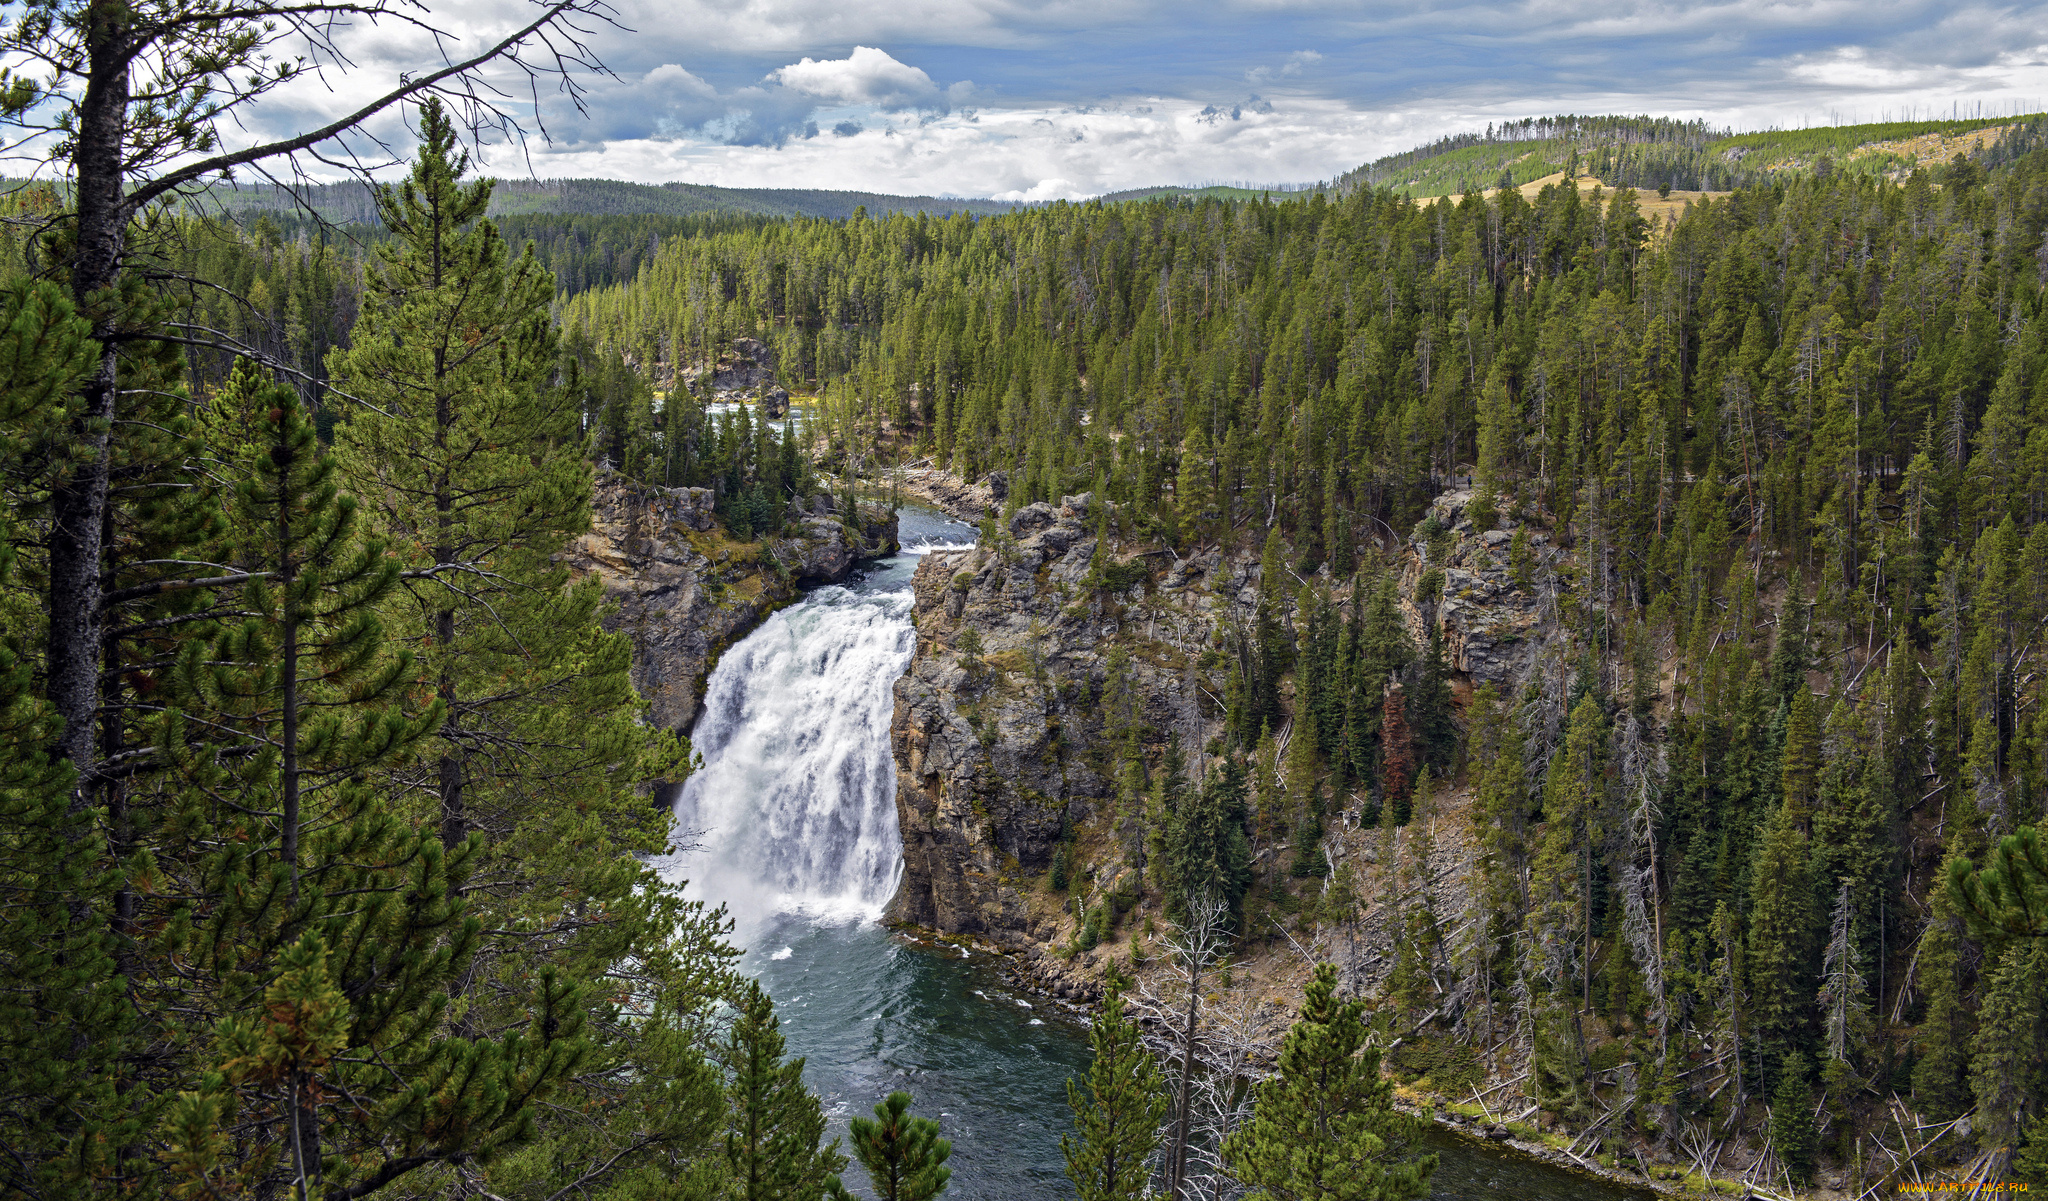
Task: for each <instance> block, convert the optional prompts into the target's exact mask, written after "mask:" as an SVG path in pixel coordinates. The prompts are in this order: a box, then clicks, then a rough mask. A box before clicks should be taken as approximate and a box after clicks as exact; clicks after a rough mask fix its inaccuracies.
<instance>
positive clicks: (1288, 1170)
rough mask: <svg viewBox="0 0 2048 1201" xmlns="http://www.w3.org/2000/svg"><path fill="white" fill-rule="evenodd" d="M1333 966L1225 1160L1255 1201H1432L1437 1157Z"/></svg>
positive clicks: (1308, 1000) (1325, 970) (1324, 968)
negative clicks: (1386, 1075)
mask: <svg viewBox="0 0 2048 1201" xmlns="http://www.w3.org/2000/svg"><path fill="white" fill-rule="evenodd" d="M1336 992H1337V968H1336V965H1334V964H1329V963H1324V964H1318V965H1317V966H1316V972H1315V976H1314V977H1313V978H1312V979H1311V980H1310V981H1309V986H1308V992H1307V995H1306V996H1305V997H1304V999H1303V1001H1302V1007H1301V1017H1300V1019H1299V1020H1297V1021H1296V1022H1295V1024H1294V1026H1293V1028H1291V1029H1290V1030H1288V1032H1287V1038H1286V1041H1285V1042H1283V1043H1282V1044H1281V1048H1280V1063H1279V1072H1278V1074H1276V1075H1275V1076H1273V1077H1272V1078H1271V1079H1269V1080H1266V1081H1264V1082H1262V1083H1261V1084H1260V1085H1259V1086H1258V1090H1257V1093H1256V1099H1255V1102H1254V1107H1253V1110H1252V1117H1251V1120H1250V1121H1249V1122H1247V1123H1245V1125H1243V1126H1242V1127H1239V1128H1238V1130H1237V1131H1236V1132H1234V1133H1233V1134H1232V1135H1231V1136H1230V1137H1229V1138H1228V1139H1227V1140H1226V1141H1225V1142H1224V1144H1223V1157H1224V1160H1225V1162H1227V1163H1228V1164H1229V1165H1230V1167H1231V1170H1232V1172H1233V1173H1235V1174H1236V1176H1237V1178H1238V1179H1239V1180H1241V1181H1243V1182H1244V1184H1245V1185H1246V1186H1248V1187H1249V1188H1251V1189H1252V1190H1253V1192H1252V1194H1251V1195H1252V1196H1253V1197H1254V1198H1257V1199H1259V1201H1338V1199H1342V1201H1403V1199H1406V1198H1415V1197H1422V1196H1426V1195H1427V1194H1428V1192H1429V1179H1430V1176H1431V1174H1432V1173H1434V1172H1435V1171H1436V1164H1437V1157H1436V1156H1435V1155H1434V1154H1417V1153H1416V1152H1417V1151H1418V1150H1419V1148H1418V1144H1419V1142H1420V1139H1421V1133H1422V1124H1421V1121H1420V1119H1417V1118H1413V1117H1409V1116H1407V1115H1405V1114H1402V1113H1399V1112H1397V1111H1396V1110H1395V1109H1394V1107H1393V1084H1392V1083H1391V1082H1390V1081H1385V1080H1382V1079H1380V1074H1379V1069H1380V1055H1379V1051H1378V1050H1377V1049H1376V1048H1372V1047H1368V1046H1366V1040H1365V1024H1364V1021H1363V1014H1364V1012H1365V1003H1364V1002H1362V1001H1357V1000H1353V1001H1338V1000H1337V999H1336Z"/></svg>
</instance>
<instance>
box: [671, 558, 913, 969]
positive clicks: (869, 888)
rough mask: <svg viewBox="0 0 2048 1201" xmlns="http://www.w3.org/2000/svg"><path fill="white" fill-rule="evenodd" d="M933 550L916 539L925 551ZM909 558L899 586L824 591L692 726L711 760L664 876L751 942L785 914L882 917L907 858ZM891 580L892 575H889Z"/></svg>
mask: <svg viewBox="0 0 2048 1201" xmlns="http://www.w3.org/2000/svg"><path fill="white" fill-rule="evenodd" d="M925 549H940V547H936V546H935V547H931V548H926V547H917V548H914V549H911V550H910V551H909V553H910V554H912V555H914V554H916V553H919V552H921V551H923V550H925ZM910 562H914V560H913V559H908V558H907V557H906V560H905V561H903V566H899V567H897V568H896V569H895V570H892V571H887V572H883V573H878V575H885V576H887V577H900V578H890V579H887V581H886V583H887V584H894V585H896V587H894V588H893V589H891V590H888V591H881V590H875V591H856V590H854V589H849V588H838V587H831V588H821V589H819V590H817V591H816V592H813V593H812V594H811V595H810V596H808V597H806V598H805V599H804V600H803V601H802V602H801V603H800V604H797V605H794V606H792V607H790V608H787V609H784V610H782V611H781V612H779V613H776V614H775V615H773V616H771V617H770V618H769V619H768V620H767V621H765V622H763V623H762V624H761V627H760V628H759V629H757V630H755V631H754V632H753V633H752V634H749V635H748V636H747V637H746V638H744V639H743V640H741V641H740V642H739V643H737V644H735V645H734V646H733V647H732V648H731V649H729V650H727V651H726V652H725V655H724V656H723V657H722V658H721V659H720V660H719V662H718V666H717V668H716V669H715V670H713V671H712V673H711V679H710V680H709V681H708V684H707V687H706V690H705V696H704V713H703V715H702V716H701V717H699V718H698V719H697V724H696V726H695V727H694V728H693V729H692V731H691V734H690V738H691V742H692V744H693V746H694V747H695V749H696V751H697V753H698V754H700V755H702V756H703V760H704V766H703V767H702V768H700V769H699V770H698V771H697V772H696V773H695V774H693V775H692V776H691V777H690V779H689V780H688V781H687V782H686V783H685V784H684V785H683V788H682V791H681V792H680V793H679V794H678V796H677V798H676V802H675V821H676V830H677V838H678V841H679V842H681V843H682V844H683V845H684V847H685V848H686V849H685V850H684V851H683V852H681V853H680V854H678V855H677V856H676V857H675V858H674V859H673V860H671V861H670V862H669V863H668V864H667V865H666V868H665V870H664V873H663V874H664V875H667V876H670V877H671V878H676V879H686V880H688V881H689V882H690V892H691V894H692V895H694V896H697V897H699V898H703V899H706V900H709V901H713V902H717V903H723V904H724V905H725V906H726V909H727V912H728V913H729V914H730V915H731V916H732V918H733V920H734V922H735V924H736V926H737V927H738V929H737V933H738V935H739V939H740V941H741V942H742V943H743V944H744V943H745V942H746V941H748V936H749V933H750V932H751V931H753V930H756V929H758V928H759V926H760V925H761V924H762V923H763V922H764V921H766V920H767V919H769V918H772V917H774V916H775V915H777V914H795V915H802V916H806V917H810V918H813V919H820V920H826V921H848V920H870V921H871V920H874V919H876V918H878V917H880V916H881V912H882V908H883V906H885V905H887V904H888V902H889V898H890V897H891V896H892V895H893V894H894V893H895V891H896V881H897V878H898V877H899V876H901V875H902V871H903V843H902V836H901V834H900V832H899V830H898V827H897V824H896V766H895V763H894V762H893V760H892V758H891V755H890V749H889V721H890V717H891V714H892V713H893V711H894V685H895V682H896V678H897V677H898V676H900V675H902V674H903V671H904V669H905V668H906V667H908V666H909V664H910V656H911V652H912V651H913V650H914V649H915V648H916V645H917V634H916V631H915V630H914V629H913V628H912V627H911V624H910V608H911V594H910V590H909V588H908V586H907V585H908V579H907V574H908V573H907V571H905V570H904V567H905V566H907V565H908V563H910ZM877 582H878V583H879V582H882V581H879V580H878V581H877Z"/></svg>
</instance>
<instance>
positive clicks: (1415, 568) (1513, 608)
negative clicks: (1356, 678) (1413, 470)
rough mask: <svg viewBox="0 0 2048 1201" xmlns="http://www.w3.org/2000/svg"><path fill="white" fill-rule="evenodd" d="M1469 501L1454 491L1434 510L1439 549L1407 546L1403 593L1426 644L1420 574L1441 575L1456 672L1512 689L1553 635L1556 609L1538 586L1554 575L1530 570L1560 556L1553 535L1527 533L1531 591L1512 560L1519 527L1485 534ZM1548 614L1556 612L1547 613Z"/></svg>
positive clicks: (1426, 541) (1441, 610) (1448, 646)
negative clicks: (1551, 628) (1550, 626)
mask: <svg viewBox="0 0 2048 1201" xmlns="http://www.w3.org/2000/svg"><path fill="white" fill-rule="evenodd" d="M1471 503H1472V493H1470V492H1469V491H1453V492H1446V493H1444V494H1443V495H1441V496H1439V497H1437V498H1436V500H1435V501H1434V502H1433V503H1432V504H1431V505H1430V508H1429V516H1428V517H1427V518H1425V519H1424V522H1423V525H1424V527H1430V526H1431V525H1432V524H1433V525H1434V528H1435V530H1436V531H1438V535H1437V537H1436V538H1435V539H1434V542H1435V545H1431V542H1432V540H1431V539H1430V538H1428V536H1426V535H1422V536H1418V537H1416V538H1414V539H1412V540H1411V541H1410V542H1409V544H1408V546H1407V547H1406V548H1405V550H1404V554H1403V559H1402V575H1401V592H1402V596H1403V597H1404V599H1405V600H1406V602H1407V605H1406V607H1407V612H1408V615H1409V619H1410V624H1411V626H1412V627H1413V633H1414V634H1415V635H1416V638H1417V641H1418V643H1421V642H1423V641H1424V640H1426V639H1427V637H1428V630H1427V619H1426V616H1425V613H1424V610H1425V608H1427V606H1426V605H1425V604H1421V603H1418V602H1417V600H1416V597H1417V595H1418V593H1419V592H1420V591H1421V583H1422V578H1423V576H1424V575H1426V574H1427V573H1428V572H1429V571H1430V570H1432V569H1437V570H1441V571H1442V572H1443V578H1442V581H1441V583H1442V590H1441V593H1440V594H1439V598H1438V599H1437V601H1436V602H1435V616H1436V618H1437V620H1438V621H1440V622H1441V623H1442V624H1443V630H1444V649H1445V651H1446V652H1447V653H1448V655H1449V657H1450V662H1451V667H1452V668H1453V669H1455V670H1457V671H1459V672H1462V673H1464V674H1465V675H1466V676H1467V677H1469V678H1470V679H1471V681H1472V683H1473V684H1475V685H1477V684H1484V683H1493V684H1499V685H1503V686H1507V685H1513V684H1516V683H1519V682H1520V681H1521V680H1522V679H1523V678H1524V677H1525V676H1526V675H1527V674H1528V672H1529V670H1530V668H1531V667H1532V666H1534V664H1535V662H1536V654H1537V651H1538V649H1539V648H1540V647H1541V646H1542V644H1543V641H1544V634H1545V631H1546V630H1547V629H1548V624H1547V622H1546V617H1547V616H1554V608H1555V606H1554V604H1552V605H1548V606H1546V604H1545V603H1544V598H1543V597H1542V596H1541V595H1539V584H1538V581H1539V580H1548V579H1550V578H1551V577H1550V575H1549V573H1548V572H1547V571H1544V572H1538V571H1535V570H1533V569H1535V568H1547V567H1549V566H1550V565H1551V564H1552V563H1553V562H1554V561H1555V560H1556V558H1557V551H1556V549H1555V548H1554V547H1552V546H1551V544H1550V535H1549V534H1547V533H1545V532H1544V531H1542V530H1538V529H1529V530H1526V531H1524V534H1525V537H1526V539H1527V542H1528V546H1529V560H1530V566H1531V568H1532V571H1531V578H1530V579H1529V580H1528V581H1527V582H1526V585H1527V586H1526V587H1525V586H1523V585H1519V584H1517V582H1516V580H1515V573H1514V569H1513V565H1512V564H1511V563H1510V561H1509V560H1510V551H1509V548H1510V546H1511V545H1512V543H1513V541H1514V536H1515V532H1516V529H1517V526H1516V523H1515V522H1514V521H1512V520H1509V519H1502V520H1501V521H1500V522H1499V524H1497V525H1496V526H1495V527H1494V528H1493V529H1490V530H1487V531H1485V532H1484V533H1482V532H1480V531H1479V530H1477V529H1476V528H1474V527H1473V525H1472V520H1471V518H1469V517H1467V516H1466V510H1467V509H1468V508H1469V507H1470V506H1471ZM1546 608H1548V609H1551V610H1553V613H1551V614H1546Z"/></svg>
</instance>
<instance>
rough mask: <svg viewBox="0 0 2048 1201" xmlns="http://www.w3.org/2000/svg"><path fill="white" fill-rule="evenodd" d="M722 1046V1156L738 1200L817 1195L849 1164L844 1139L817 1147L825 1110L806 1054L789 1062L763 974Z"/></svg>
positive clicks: (789, 1200)
mask: <svg viewBox="0 0 2048 1201" xmlns="http://www.w3.org/2000/svg"><path fill="white" fill-rule="evenodd" d="M738 1008H739V1018H738V1020H737V1021H735V1022H734V1023H733V1028H732V1033H731V1034H730V1035H729V1036H728V1037H727V1041H726V1046H725V1050H724V1059H725V1065H726V1069H727V1070H728V1071H729V1072H730V1073H731V1074H732V1083H731V1085H730V1087H729V1093H730V1096H731V1098H732V1108H731V1116H730V1117H729V1119H728V1125H727V1128H726V1134H725V1159H726V1163H727V1165H728V1166H729V1168H730V1170H731V1173H732V1188H733V1195H734V1196H735V1197H736V1198H739V1199H741V1201H815V1199H816V1198H817V1197H819V1196H820V1195H821V1194H822V1193H823V1192H824V1190H825V1181H826V1180H827V1178H830V1177H834V1176H836V1174H837V1173H838V1172H839V1171H840V1170H841V1169H842V1168H844V1167H845V1166H846V1157H845V1156H843V1155H841V1154H839V1141H838V1140H837V1139H834V1140H833V1141H832V1143H831V1145H830V1146H825V1147H820V1146H819V1142H820V1140H821V1139H822V1138H823V1136H824V1133H825V1111H824V1109H823V1108H822V1107H821V1106H820V1105H819V1104H818V1098H817V1097H815V1096H813V1095H812V1094H811V1092H810V1090H808V1089H806V1088H805V1087H804V1083H803V1071H804V1061H803V1060H802V1059H800V1058H799V1059H791V1060H788V1061H786V1062H785V1061H784V1060H783V1058H782V1052H783V1039H782V1029H781V1023H780V1022H778V1021H777V1020H776V1018H775V1006H774V1003H773V1002H772V1001H770V1000H769V999H768V994H767V993H765V992H763V991H762V990H761V985H760V983H759V982H758V981H752V980H750V981H748V982H747V986H746V989H745V991H744V992H742V993H741V994H740V997H739V999H738Z"/></svg>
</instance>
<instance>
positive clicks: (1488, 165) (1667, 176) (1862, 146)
mask: <svg viewBox="0 0 2048 1201" xmlns="http://www.w3.org/2000/svg"><path fill="white" fill-rule="evenodd" d="M2044 139H2048V118H2044V117H2042V116H2040V115H2038V114H2035V115H2032V116H2013V117H2003V118H1986V117H1981V116H1980V117H1976V118H1970V119H1963V118H1960V117H1958V118H1956V119H1953V120H1946V121H1890V122H1884V123H1880V124H1868V125H1833V126H1817V127H1813V128H1808V129H1773V130H1763V131H1758V132H1751V133H1736V132H1734V131H1731V130H1726V129H1713V128H1710V127H1708V126H1707V124H1706V123H1705V122H1703V121H1676V120H1672V119H1670V118H1665V117H1592V116H1583V117H1582V116H1562V117H1541V118H1531V119H1529V120H1524V121H1510V122H1504V123H1502V124H1500V125H1497V126H1488V127H1487V129H1486V130H1485V132H1483V133H1463V134H1454V135H1452V136H1449V137H1445V138H1441V139H1439V140H1437V141H1435V142H1431V143H1430V144H1429V145H1427V146H1421V147H1417V148H1416V149H1414V150H1409V151H1404V152H1403V153H1400V154H1392V155H1388V156H1386V157H1384V158H1380V159H1375V160H1374V161H1372V162H1370V163H1367V164H1365V165H1364V166H1362V167H1359V168H1358V169H1357V170H1355V171H1350V172H1347V173H1345V174H1344V175H1342V176H1340V177H1338V180H1337V184H1338V187H1339V188H1341V189H1350V188H1355V187H1384V188H1391V189H1393V190H1394V191H1396V192H1398V193H1400V194H1402V195H1404V196H1413V197H1418V198H1428V197H1435V196H1457V195H1461V194H1463V193H1465V192H1467V191H1474V190H1478V189H1482V188H1496V187H1520V186H1522V185H1523V184H1526V183H1530V182H1532V181H1535V180H1539V179H1542V178H1544V177H1545V176H1549V175H1554V174H1557V173H1558V172H1561V171H1571V172H1572V173H1573V174H1575V175H1576V174H1581V173H1583V174H1589V175H1595V176H1598V177H1599V178H1600V179H1601V181H1602V182H1604V183H1606V184H1607V185H1608V186H1609V187H1633V188H1666V189H1673V190H1677V191H1682V192H1725V191H1728V190H1730V189H1733V188H1738V187H1743V188H1747V187H1758V186H1767V185H1769V184H1770V183H1771V182H1772V181H1773V180H1774V179H1776V178H1777V177H1778V176H1781V175H1808V174H1813V173H1815V172H1820V173H1823V174H1825V173H1827V172H1831V171H1847V172H1850V173H1853V174H1862V175H1872V176H1884V177H1888V178H1892V179H1902V178H1904V176H1905V175H1906V174H1907V173H1909V172H1911V171H1913V170H1914V169H1916V168H1918V167H1921V166H1930V165H1935V164H1938V163H1940V162H1942V161H1945V160H1947V159H1948V158H1950V157H1951V156H1952V155H1954V154H1957V153H1963V154H1968V155H1971V156H1987V157H1989V159H1990V161H2009V160H2010V159H2013V158H2017V157H2019V156H2020V155H2022V154H2025V153H2026V152H2028V151H2030V150H2033V149H2036V148H2038V147H2039V146H2040V145H2042V144H2043V142H2044ZM2000 146H2002V147H2003V149H2002V150H1999V149H1997V147H2000ZM1574 168H1576V170H1573V169H1574Z"/></svg>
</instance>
